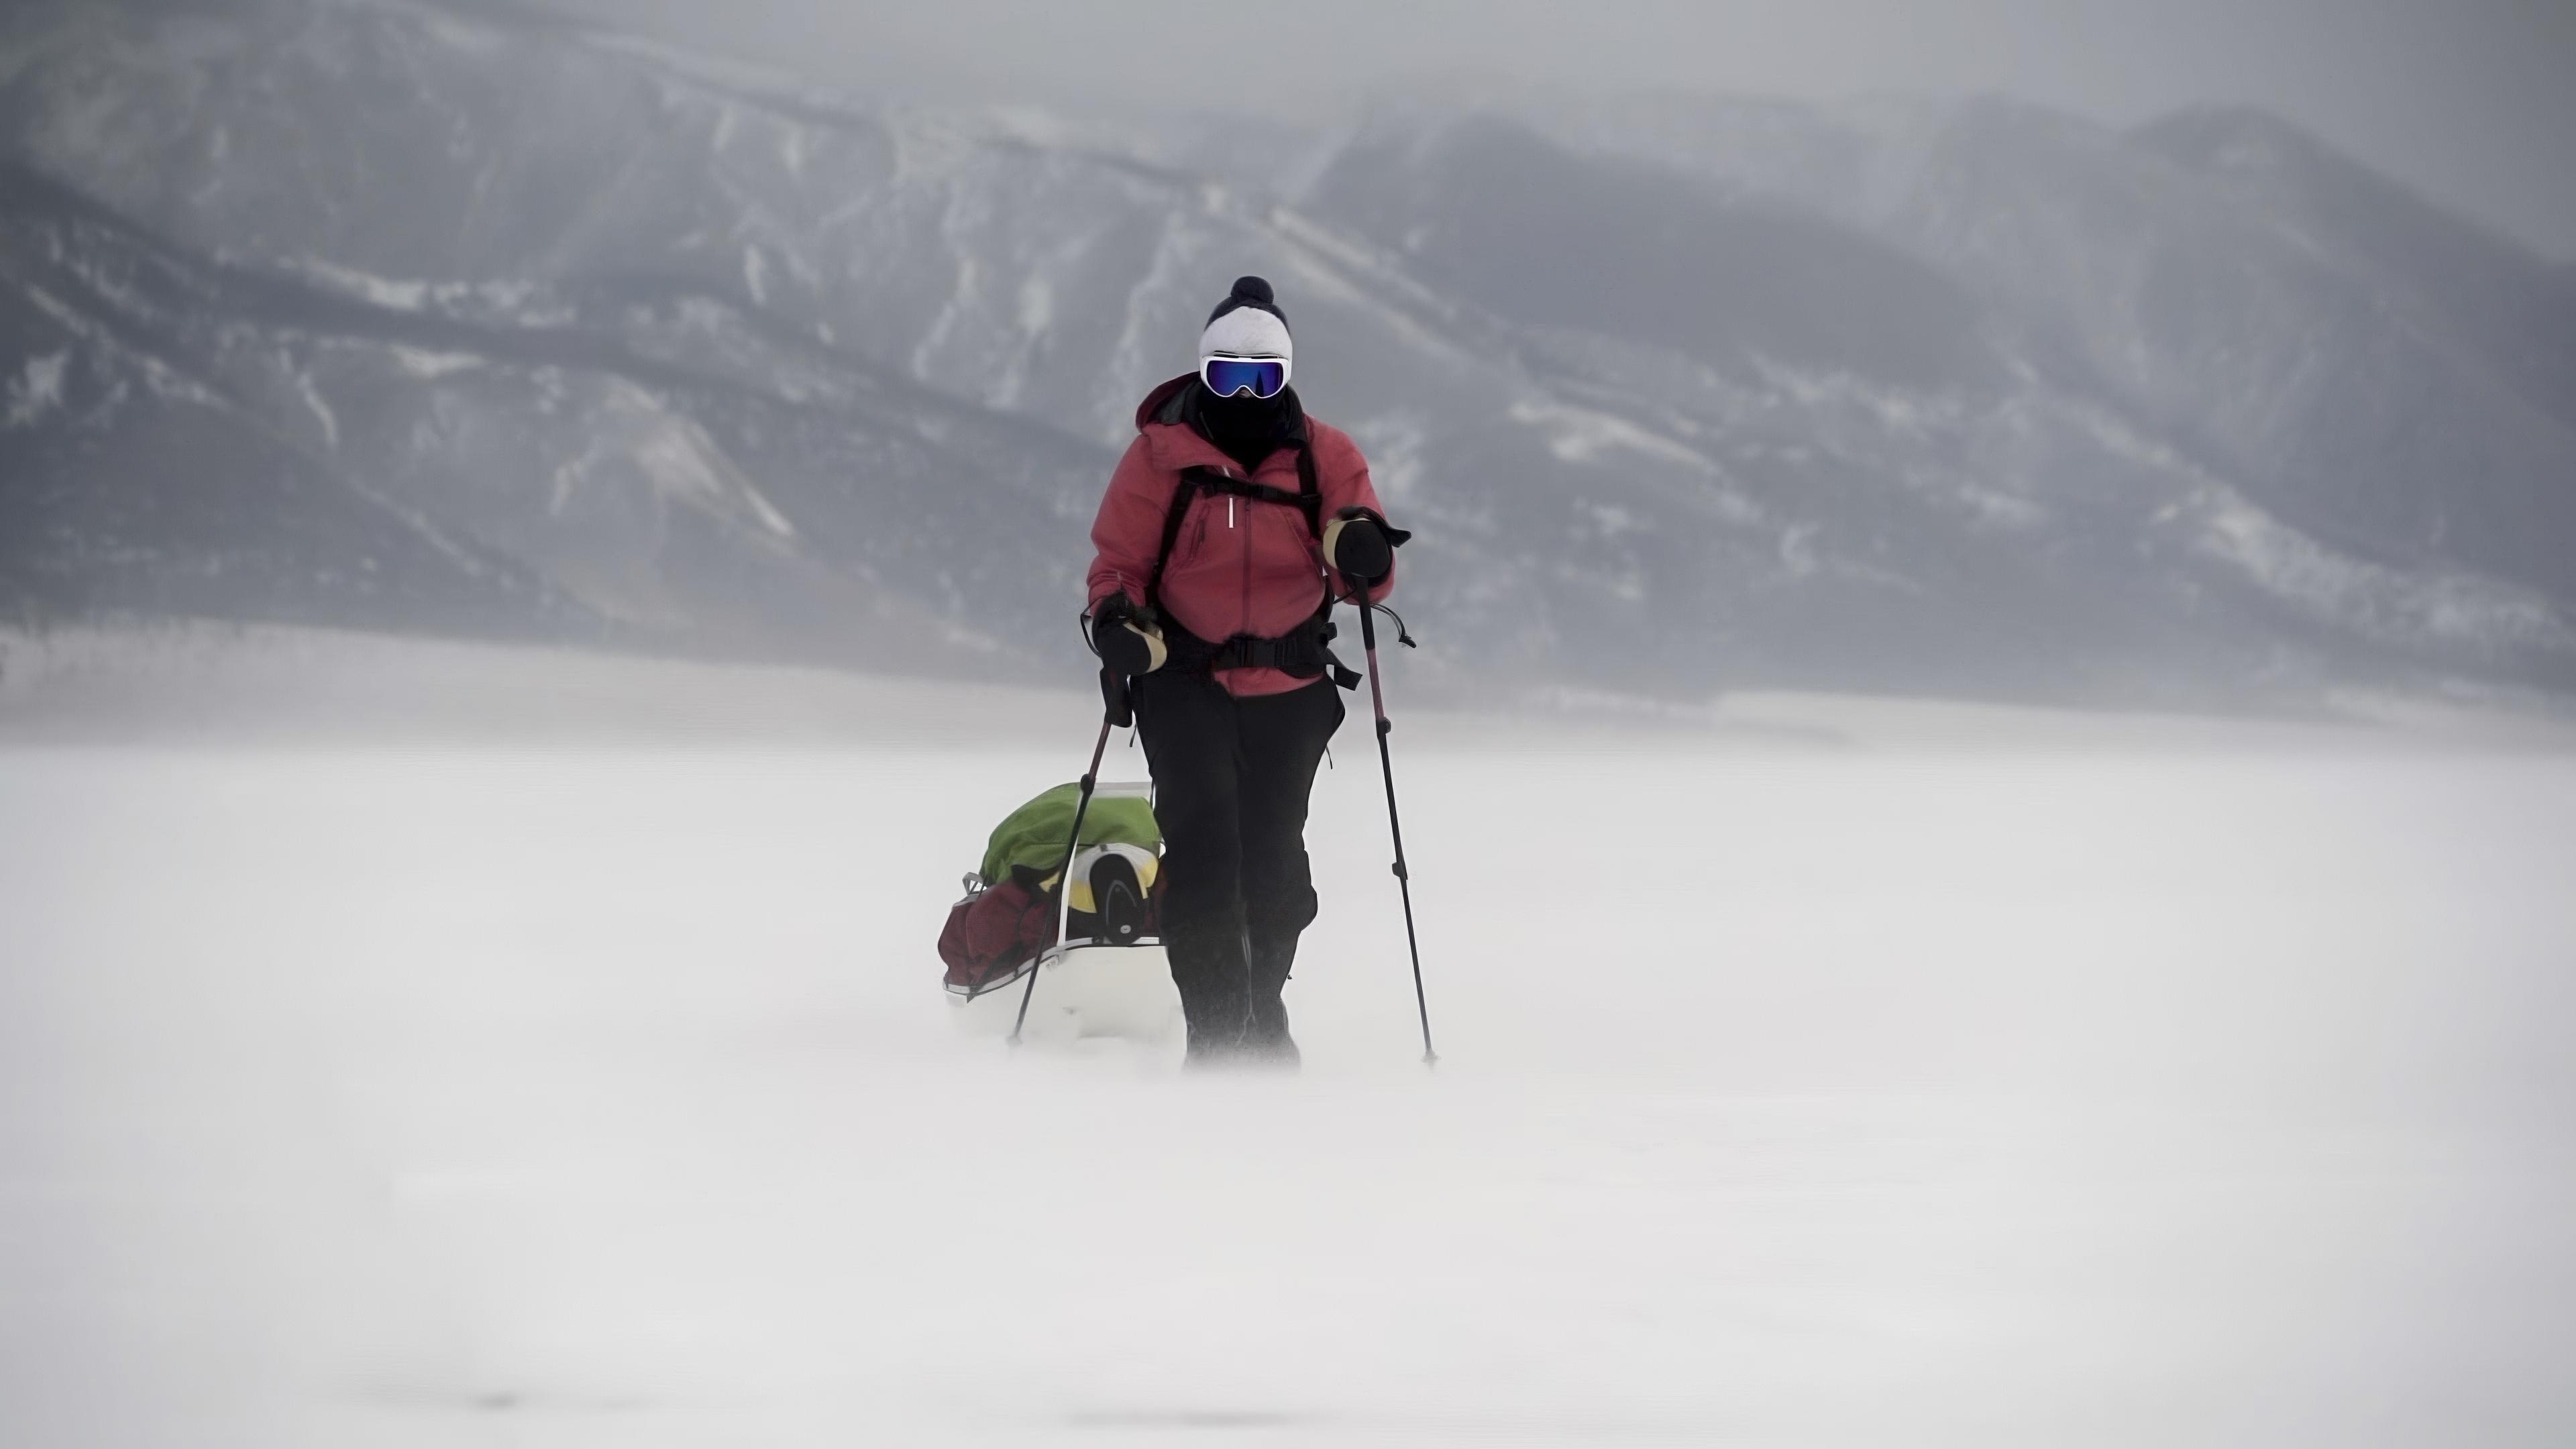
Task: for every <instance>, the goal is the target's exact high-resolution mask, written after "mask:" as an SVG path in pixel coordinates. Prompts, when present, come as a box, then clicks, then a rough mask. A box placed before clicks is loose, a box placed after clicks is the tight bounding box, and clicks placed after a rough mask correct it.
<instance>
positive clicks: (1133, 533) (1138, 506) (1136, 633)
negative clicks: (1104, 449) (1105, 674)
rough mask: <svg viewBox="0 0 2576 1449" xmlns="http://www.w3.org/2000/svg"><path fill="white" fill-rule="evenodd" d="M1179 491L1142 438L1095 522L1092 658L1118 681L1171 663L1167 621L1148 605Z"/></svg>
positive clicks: (1113, 478)
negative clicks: (1165, 525) (1149, 586)
mask: <svg viewBox="0 0 2576 1449" xmlns="http://www.w3.org/2000/svg"><path fill="white" fill-rule="evenodd" d="M1176 491H1177V490H1175V489H1174V488H1172V487H1171V486H1170V484H1169V482H1168V481H1167V480H1165V479H1164V478H1163V477H1162V476H1161V470H1159V469H1157V468H1156V467H1155V466H1154V465H1153V461H1152V459H1151V458H1150V457H1148V456H1147V444H1146V442H1145V440H1144V439H1143V438H1138V439H1137V440H1136V441H1135V442H1134V443H1133V444H1132V445H1130V446H1129V447H1128V449H1127V455H1126V456H1125V457H1123V458H1120V459H1119V460H1118V469H1117V471H1116V472H1114V473H1112V474H1110V475H1109V491H1108V492H1107V493H1105V494H1103V495H1101V499H1100V513H1099V515H1098V516H1097V517H1095V518H1093V519H1092V521H1091V546H1092V549H1093V550H1094V551H1093V554H1092V558H1091V574H1090V577H1089V580H1088V584H1087V587H1088V594H1089V598H1090V603H1089V604H1088V606H1087V607H1086V608H1085V610H1084V612H1085V613H1086V614H1088V615H1089V616H1090V622H1089V624H1088V625H1087V632H1088V633H1089V635H1090V638H1091V648H1092V652H1093V653H1095V654H1098V655H1099V656H1100V662H1101V664H1102V665H1103V666H1105V667H1106V668H1107V669H1108V671H1109V672H1110V673H1111V674H1113V675H1126V676H1134V675H1139V674H1151V673H1153V672H1154V671H1155V670H1157V669H1160V668H1162V667H1163V660H1164V659H1165V658H1166V657H1167V654H1166V651H1165V649H1164V645H1163V632H1162V621H1160V620H1158V619H1156V618H1155V617H1154V614H1153V611H1152V610H1151V609H1148V608H1147V607H1146V606H1145V585H1146V584H1147V583H1148V582H1149V581H1150V580H1151V579H1152V577H1153V572H1154V562H1155V556H1156V555H1157V554H1159V553H1160V552H1161V551H1162V546H1163V521H1164V515H1165V514H1166V513H1168V512H1169V511H1170V509H1171V508H1172V506H1173V505H1174V503H1175V501H1176V499H1175V498H1174V494H1175V493H1176Z"/></svg>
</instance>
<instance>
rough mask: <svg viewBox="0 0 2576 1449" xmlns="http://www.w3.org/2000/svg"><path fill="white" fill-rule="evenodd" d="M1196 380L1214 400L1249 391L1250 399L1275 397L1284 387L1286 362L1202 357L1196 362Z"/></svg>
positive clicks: (1285, 383)
mask: <svg viewBox="0 0 2576 1449" xmlns="http://www.w3.org/2000/svg"><path fill="white" fill-rule="evenodd" d="M1199 381H1201V382H1204V383H1206V384H1207V390H1208V391H1210V392H1212V393H1215V394H1216V395H1217V396H1218V397H1233V396H1234V395H1235V394H1237V393H1243V392H1249V393H1251V394H1252V395H1253V396H1254V397H1260V398H1271V397H1277V396H1279V394H1280V393H1282V392H1284V391H1286V390H1287V387H1288V359H1287V358H1284V357H1221V356H1220V357H1202V358H1200V359H1199Z"/></svg>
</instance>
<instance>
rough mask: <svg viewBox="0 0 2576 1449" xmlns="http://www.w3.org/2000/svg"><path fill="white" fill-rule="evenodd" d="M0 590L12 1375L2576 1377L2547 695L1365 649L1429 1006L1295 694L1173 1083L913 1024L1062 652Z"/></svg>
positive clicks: (1472, 1400) (1514, 1416)
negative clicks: (1490, 673) (1237, 1026)
mask: <svg viewBox="0 0 2576 1449" xmlns="http://www.w3.org/2000/svg"><path fill="white" fill-rule="evenodd" d="M0 642H8V643H9V646H10V647H8V648H7V649H5V651H0V943H5V945H0V952H4V953H5V959H0V1444H7V1445H11V1446H17V1445H26V1446H31V1449H52V1446H79V1445H115V1446H123V1445H156V1446H157V1445H187V1446H192V1449H194V1446H232V1445H239V1446H245V1449H249V1446H258V1449H268V1446H304V1445H310V1446H320V1449H341V1446H374V1445H393V1446H413V1445H420V1446H433V1445H434V1446H446V1445H476V1446H481V1445H494V1446H499V1445H508V1446H555V1445H579V1446H591V1445H598V1446H612V1445H613V1446H620V1449H627V1446H658V1445H666V1444H671V1445H705V1446H737V1445H807V1444H813V1445H835V1446H844V1445H858V1444H902V1445H914V1444H943V1443H982V1442H991V1443H1002V1444H1015V1443H1030V1444H1035V1443H1056V1442H1063V1443H1073V1444H1118V1443H1128V1442H1140V1443H1149V1444H1170V1445H1189V1444H1235V1443H1243V1444H1257V1445H1289V1444H1333V1445H1341V1444H1371V1443H1387V1444H1442V1443H1456V1444H1486V1443H1601V1442H1620V1443H1641V1444H1643V1443H1667V1442H1669V1443H1711V1442H1717V1443H1746V1444H1810V1443H1818V1444H1975V1445H1989V1444H2044V1445H2068V1444H2081V1445H2098V1444H2139V1445H2149V1444H2153V1445H2170V1444H2194V1445H2210V1444H2295V1445H2309V1444H2379V1443H2390V1444H2424V1445H2457V1444H2535V1445H2537V1444H2553V1443H2566V1442H2570V1441H2571V1439H2576V1376H2571V1375H2569V1374H2568V1373H2567V1372H2566V1370H2567V1365H2568V1349H2567V1345H2568V1344H2570V1343H2576V1228H2571V1224H2576V1052H2571V1047H2576V889H2571V888H2570V884H2569V883H2570V881H2571V880H2576V735H2571V734H2570V733H2569V732H2568V731H2567V730H2565V729H2564V728H2563V727H2561V726H2557V725H2552V724H2549V723H2546V722H2533V721H2530V720H2519V721H2516V720H2492V719H2490V720H2479V719H2475V718H2472V717H2468V716H2462V715H2452V714H2447V713H2443V714H2436V715H2432V716H2428V717H2419V718H2415V719H2413V720H2411V721H2410V722H2409V723H2408V724H2406V725H2405V726H2403V727H2391V726H2379V727H2361V726H2352V725H2328V724H2318V725H2279V724H2273V725H2253V724H2243V725H2235V724H2216V723H2211V722H2207V721H2181V720H2144V719H2118V720H2103V719H2084V718H2078V717H2072V716H2056V715H2042V714H2034V713H2028V712H2018V711H2007V710H1994V709H1965V708H1956V707H1945V706H1933V705H1909V704H1902V703H1896V702H1887V701H1879V702H1860V701H1834V700H1824V699H1795V698H1786V697H1781V698H1772V699H1759V700H1747V701H1730V702H1728V704H1726V705H1725V706H1723V707H1721V708H1719V709H1718V710H1716V711H1714V712H1713V713H1712V715H1711V716H1710V718H1709V720H1708V721H1707V722H1705V723H1703V724H1700V725H1696V726H1692V727H1689V728H1684V727H1682V726H1680V725H1671V726H1668V727H1666V728H1663V729H1661V730H1657V731H1652V732H1649V731H1644V730H1632V731H1625V732H1621V731H1606V730H1604V731H1587V730H1580V729H1576V728H1574V727H1571V726H1568V725H1550V724H1545V723H1529V722H1524V723H1520V724H1499V723H1491V722H1486V723H1475V722H1468V721H1458V720H1438V719H1423V720H1419V721H1407V722H1406V723H1404V724H1402V725H1400V726H1399V729H1398V731H1397V733H1396V736H1395V739H1396V745H1397V749H1398V758H1397V770H1398V783H1399V785H1400V787H1401V788H1402V791H1403V798H1404V803H1405V807H1406V811H1407V816H1406V825H1407V837H1408V844H1409V846H1410V847H1411V854H1412V857H1413V861H1414V867H1415V875H1416V898H1417V903H1418V905H1419V908H1420V911H1421V919H1422V931H1423V944H1424V951H1425V964H1426V967H1427V970H1428V975H1429V983H1430V1000H1431V1007H1432V1012H1433V1022H1434V1026H1435V1028H1436V1029H1437V1031H1438V1033H1439V1036H1440V1046H1441V1050H1442V1053H1443V1057H1444V1060H1443V1062H1442V1064H1441V1065H1440V1067H1439V1068H1438V1070H1437V1071H1436V1072H1433V1071H1426V1070H1424V1069H1423V1068H1422V1067H1421V1066H1420V1065H1419V1064H1418V1063H1417V1062H1416V1060H1415V1058H1416V1056H1417V1055H1418V1050H1419V1049H1418V1045H1417V1044H1416V1042H1415V1040H1414V1032H1415V1026H1414V1022H1413V1003H1412V997H1411V988H1410V984H1409V981H1408V979H1407V976H1406V972H1405V965H1404V957H1403V943H1402V934H1401V925H1400V920H1399V917H1398V915H1397V905H1396V898H1395V895H1394V883H1393V882H1392V881H1391V880H1390V879H1389V877H1388V874H1387V869H1386V861H1387V852H1386V837H1385V819H1384V816H1383V814H1382V804H1381V800H1380V796H1379V794H1378V790H1379V785H1378V779H1377V773H1376V764H1375V761H1374V759H1373V758H1371V751H1370V747H1369V742H1368V736H1367V733H1366V731H1365V730H1363V729H1361V728H1358V727H1356V726H1353V727H1350V728H1347V729H1346V730H1345V732H1344V734H1343V736H1342V739H1341V748H1340V751H1339V760H1338V768H1337V769H1335V770H1333V771H1331V772H1329V773H1327V774H1326V775H1325V776H1324V777H1323V781H1322V783H1321V785H1320V787H1319V789H1318V792H1317V799H1316V805H1315V821H1314V827H1313V831H1312V837H1311V844H1312V846H1313V850H1314V855H1315V858H1316V861H1317V868H1318V875H1319V878H1320V882H1319V883H1320V886H1321V889H1322V892H1323V895H1324V898H1325V914H1324V918H1323V920H1322V921H1321V922H1320V923H1319V924H1318V926H1317V927H1316V929H1315V930H1314V932H1313V933H1312V934H1311V935H1310V937H1309V944H1308V948H1307V951H1306V953H1305V955H1304V957H1303V958H1302V959H1303V964H1302V965H1301V969H1300V971H1299V974H1298V979H1297V982H1296V984H1295V986H1294V987H1293V989H1292V996H1291V1004H1292V1008H1293V1010H1294V1011H1295V1014H1296V1020H1297V1025H1298V1031H1299V1036H1300V1039H1301V1041H1302V1042H1303V1043H1304V1045H1305V1048H1306V1061H1307V1068H1306V1070H1305V1072H1304V1073H1303V1074H1302V1075H1301V1076H1297V1077H1294V1078H1277V1077H1225V1078H1193V1077H1183V1076H1179V1075H1175V1074H1173V1073H1172V1072H1171V1071H1170V1070H1169V1069H1168V1068H1167V1067H1166V1066H1164V1065H1162V1064H1161V1063H1159V1062H1154V1061H1148V1060H1144V1059H1141V1058H1138V1057H1136V1056H1133V1055H1130V1054H1126V1053H1123V1052H1120V1051H1114V1050H1113V1051H1098V1052H1090V1053H1085V1054H1080V1055H1058V1054H1038V1053H1025V1052H1024V1053H1022V1054H1020V1055H1018V1056H1012V1055H1009V1054H1006V1053H1005V1052H1004V1051H1003V1049H1002V1048H1001V1047H1000V1046H999V1045H998V1044H996V1043H990V1042H982V1041H973V1040H966V1039H961V1038H959V1037H958V1036H956V1035H955V1034H954V1033H952V1032H951V1031H950V1030H949V1024H948V1022H947V1021H946V1019H945V1014H946V1012H947V1010H948V1008H947V1005H946V1003H945V1002H944V1000H943V999H942V997H941V994H940V992H939V990H938V987H937V984H936V978H937V976H938V968H937V965H936V962H935V960H934V959H933V955H932V951H931V945H932V940H933V937H934V936H935V934H936V931H937V928H938V924H939V920H940V917H941V915H942V913H943V912H944V910H945V908H946V906H947V904H948V902H949V900H950V899H951V898H952V897H953V895H954V893H955V884H956V878H957V876H958V875H959V873H960V872H962V871H964V870H966V869H968V868H970V867H971V866H972V865H973V863H974V861H975V859H976V857H977V854H978V852H979V850H980V847H981V843H982V837H983V833H984V831H985V830H986V829H988V828H989V827H990V825H991V824H992V822H993V821H994V820H995V819H996V818H997V817H998V815H999V814H1000V813H1001V812H1002V811H1003V810H1004V809H1006V808H1008V807H1009V806H1010V805H1012V804H1015V803H1017V802H1018V800H1019V799H1021V798H1022V797H1024V796H1026V795H1027V794H1029V793H1031V792H1032V791H1033V790H1034V789H1036V788H1037V787H1039V786H1041V785H1044V784H1047V783H1050V782H1052V781H1056V780H1061V779H1065V778H1070V777H1071V776H1072V775H1073V774H1075V773H1076V772H1078V770H1079V767H1080V764H1081V756H1082V752H1083V750H1084V749H1085V748H1086V747H1087V746H1088V744H1089V740H1090V727H1089V725H1088V724H1086V715H1087V712H1088V711H1087V707H1086V704H1085V702H1084V701H1083V700H1082V699H1081V698H1080V697H1079V696H1075V695H1066V696H1062V697H1056V696H1043V695H1026V696H1016V695H1009V694H1005V693H1002V692H997V691H983V690H973V689H966V688H947V687H938V686H927V685H921V684H889V683H878V682H869V681H852V680H835V679H831V678H828V677H825V676H812V675H801V674H797V673H795V672H793V671H724V670H717V669H713V668H698V667H683V666H673V665H651V664H643V663H636V662H611V661H588V660H571V659H567V658H563V657H559V656H548V655H535V654H513V653H508V652H505V651H491V650H469V649H459V648H442V647H433V646H421V645H405V646H390V645H376V644H371V643H367V642H365V641H355V640H345V639H343V640H334V639H330V638H328V637H327V636H285V635H255V636H250V637H249V638H247V639H241V640H234V641H231V642H228V643H222V644H203V641H200V644H201V645H202V647H199V646H191V647H187V648H180V647H177V646H175V645H171V644H169V643H168V642H167V641H164V642H163V643H162V644H158V645H147V646H137V647H131V648H129V647H126V646H123V645H118V644H116V643H115V642H114V641H99V640H89V641H87V642H86V643H80V642H79V641H74V644H72V645H65V644H62V643H61V642H59V641H58V642H57V644H56V645H55V646H53V647H52V649H51V652H48V651H47V650H43V649H38V648H36V647H35V646H32V645H30V644H29V643H27V642H26V641H23V640H18V641H0ZM1394 692H1395V695H1396V703H1397V705H1398V706H1399V708H1401V704H1402V680H1401V677H1400V676H1399V677H1398V678H1397V679H1396V680H1395V681H1394ZM1110 770H1111V773H1113V774H1116V773H1141V770H1142V763H1141V756H1139V755H1138V754H1136V753H1134V752H1132V751H1129V750H1128V749H1127V748H1126V747H1125V742H1124V740H1123V738H1122V739H1121V740H1120V741H1119V742H1118V744H1117V745H1116V746H1114V747H1113V751H1112V755H1111V762H1110Z"/></svg>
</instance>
